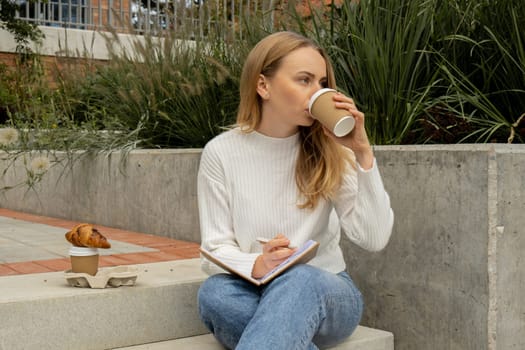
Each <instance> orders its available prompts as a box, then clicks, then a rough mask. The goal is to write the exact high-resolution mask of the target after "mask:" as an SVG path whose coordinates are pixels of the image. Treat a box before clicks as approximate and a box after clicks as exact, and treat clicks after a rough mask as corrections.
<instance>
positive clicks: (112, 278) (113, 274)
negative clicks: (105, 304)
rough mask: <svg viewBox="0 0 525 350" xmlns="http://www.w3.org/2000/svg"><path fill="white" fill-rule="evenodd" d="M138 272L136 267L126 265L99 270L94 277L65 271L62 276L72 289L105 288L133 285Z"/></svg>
mask: <svg viewBox="0 0 525 350" xmlns="http://www.w3.org/2000/svg"><path fill="white" fill-rule="evenodd" d="M138 271H139V269H138V267H137V266H135V265H127V266H116V267H108V268H103V269H99V270H98V272H97V274H96V275H94V276H92V275H90V274H87V273H84V272H73V271H72V270H67V271H65V273H64V276H65V277H66V280H67V282H68V284H69V285H70V286H72V287H80V288H107V287H120V286H132V285H134V284H135V281H136V280H137V277H138Z"/></svg>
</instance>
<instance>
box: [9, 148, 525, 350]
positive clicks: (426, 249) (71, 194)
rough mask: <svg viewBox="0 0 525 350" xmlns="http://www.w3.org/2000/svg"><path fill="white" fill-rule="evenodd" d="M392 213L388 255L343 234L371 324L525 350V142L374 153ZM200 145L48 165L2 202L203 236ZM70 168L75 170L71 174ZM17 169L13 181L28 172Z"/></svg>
mask: <svg viewBox="0 0 525 350" xmlns="http://www.w3.org/2000/svg"><path fill="white" fill-rule="evenodd" d="M376 156H377V158H378V163H379V166H380V167H381V172H382V175H383V179H384V182H385V186H386V188H387V190H388V192H389V194H390V197H391V200H392V205H393V208H394V211H395V215H396V222H395V226H394V233H393V236H392V239H391V241H390V243H389V245H388V247H387V248H386V249H385V250H384V251H382V252H380V253H369V252H364V251H362V250H361V249H359V248H357V247H355V246H353V245H352V244H351V243H350V242H349V241H348V240H347V239H346V238H343V240H342V245H343V248H344V251H345V256H346V260H347V263H348V271H349V272H350V273H351V275H352V277H353V278H354V280H355V281H356V283H357V284H358V285H359V286H360V288H361V289H362V291H363V293H364V296H365V300H366V305H367V306H366V311H365V315H364V319H363V324H365V325H369V326H372V327H376V328H381V329H385V330H389V331H392V332H394V334H395V341H396V349H400V350H407V349H417V350H421V349H437V350H446V349H457V350H469V349H472V350H484V349H487V350H496V349H498V350H499V349H516V350H517V349H524V348H525V301H523V297H524V296H525V292H523V291H524V290H525V257H524V252H525V229H524V227H525V215H524V208H525V176H524V174H525V147H524V146H522V145H519V146H511V145H444V146H398V147H377V149H376ZM199 159H200V150H159V151H151V150H142V151H134V152H132V153H131V154H129V155H128V157H127V160H126V162H124V163H122V162H121V160H122V159H121V156H120V154H118V153H115V154H112V155H111V156H109V157H104V156H100V157H95V158H85V159H84V160H83V161H82V162H79V163H75V164H74V165H73V167H72V168H71V169H68V171H64V168H61V166H57V167H55V168H52V169H51V170H50V172H49V173H48V174H47V175H46V177H45V178H44V181H43V182H42V183H40V184H38V185H37V186H36V188H35V191H29V192H27V193H26V189H25V188H20V189H16V190H12V191H8V192H6V193H5V194H4V195H2V196H1V197H0V206H1V207H4V208H10V209H14V210H21V211H25V212H31V213H36V214H41V215H48V216H54V217H60V218H66V219H72V220H81V221H86V222H92V223H96V224H101V225H108V226H113V227H120V228H126V229H130V230H136V231H140V232H146V233H153V234H158V235H164V236H168V237H173V238H178V239H185V240H192V241H198V240H199V227H198V214H197V202H196V201H197V199H196V173H197V169H198V162H199ZM66 169H67V168H66ZM14 170H16V171H13V169H11V170H9V171H8V172H7V173H6V174H5V175H4V177H3V178H2V180H1V183H0V185H2V186H5V185H9V184H13V183H17V182H20V181H21V180H22V179H23V177H24V176H25V171H24V170H23V164H21V162H20V164H18V166H17V167H16V168H15V169H14Z"/></svg>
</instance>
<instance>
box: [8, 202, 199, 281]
mask: <svg viewBox="0 0 525 350" xmlns="http://www.w3.org/2000/svg"><path fill="white" fill-rule="evenodd" d="M0 217H6V218H11V219H16V220H22V221H26V222H32V223H38V224H44V225H48V226H52V227H56V228H62V229H64V234H65V233H66V232H67V231H68V230H70V229H71V228H72V227H74V226H75V225H77V224H79V223H80V222H77V221H71V220H63V219H58V218H52V217H47V216H40V215H34V214H28V213H23V212H18V211H13V210H9V209H2V208H0ZM93 226H95V227H96V228H97V229H98V230H99V231H100V232H102V233H103V234H104V236H105V237H106V238H107V239H108V240H109V241H110V243H113V242H115V241H118V242H125V243H129V244H133V245H136V246H141V247H146V248H151V249H149V251H145V252H130V253H117V254H109V255H101V256H100V261H99V266H100V267H110V266H119V265H134V264H142V263H153V262H161V261H171V260H180V259H191V258H198V257H199V244H198V243H194V242H187V241H181V240H177V239H171V238H167V237H161V236H155V235H151V234H147V233H140V232H133V231H126V230H122V229H117V228H113V227H107V226H102V225H96V224H94V225H93ZM43 234H45V233H43ZM64 240H65V238H64ZM4 248H5V247H4ZM18 249H19V250H21V249H22V250H23V248H20V247H19V248H18ZM28 251H29V250H28ZM70 268H71V264H70V262H69V258H68V257H64V258H58V259H47V260H35V259H31V256H30V254H29V253H28V256H27V261H21V262H19V261H17V262H7V263H0V276H12V275H21V274H32V273H42V272H53V271H65V270H68V269H70Z"/></svg>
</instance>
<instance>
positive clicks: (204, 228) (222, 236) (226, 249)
mask: <svg viewBox="0 0 525 350" xmlns="http://www.w3.org/2000/svg"><path fill="white" fill-rule="evenodd" d="M197 195H198V205H199V223H200V229H201V245H202V247H203V248H205V249H207V250H208V251H210V252H212V253H213V254H215V255H216V256H217V257H219V258H220V259H221V260H223V261H224V262H225V263H226V264H228V265H230V266H232V267H233V268H235V269H236V270H238V271H240V272H241V273H244V274H246V275H248V276H251V273H252V269H253V265H254V263H255V259H256V258H257V256H258V254H252V253H245V252H242V251H241V249H240V247H239V245H238V243H237V240H236V233H235V232H234V230H233V224H232V213H231V211H230V208H231V203H230V198H231V196H230V195H229V193H228V189H227V185H226V178H225V172H224V169H223V165H222V163H221V159H220V157H219V155H218V152H217V151H216V150H215V149H212V148H208V147H205V149H204V150H203V152H202V156H201V161H200V166H199V172H198V179H197ZM201 266H202V269H203V271H204V272H206V273H208V274H210V275H211V274H216V273H220V272H224V271H223V270H222V269H220V268H219V267H217V266H216V265H215V264H213V263H212V262H209V261H208V260H207V259H205V258H201Z"/></svg>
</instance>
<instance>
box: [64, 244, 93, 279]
mask: <svg viewBox="0 0 525 350" xmlns="http://www.w3.org/2000/svg"><path fill="white" fill-rule="evenodd" d="M69 257H70V258H71V270H72V271H73V272H76V273H87V274H90V275H92V276H95V275H96V274H97V271H98V249H97V248H84V247H71V248H70V249H69Z"/></svg>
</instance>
